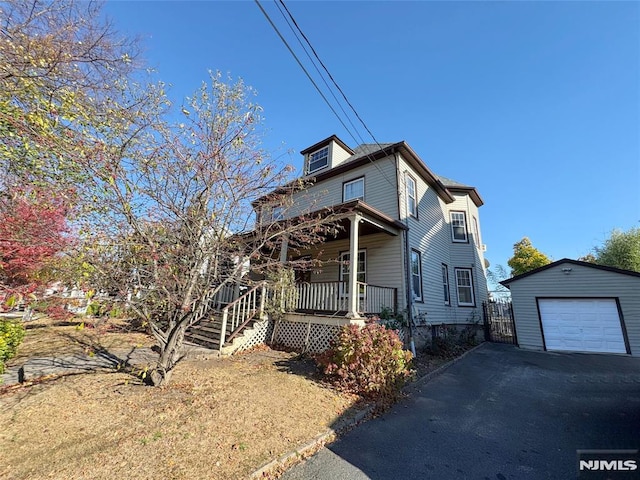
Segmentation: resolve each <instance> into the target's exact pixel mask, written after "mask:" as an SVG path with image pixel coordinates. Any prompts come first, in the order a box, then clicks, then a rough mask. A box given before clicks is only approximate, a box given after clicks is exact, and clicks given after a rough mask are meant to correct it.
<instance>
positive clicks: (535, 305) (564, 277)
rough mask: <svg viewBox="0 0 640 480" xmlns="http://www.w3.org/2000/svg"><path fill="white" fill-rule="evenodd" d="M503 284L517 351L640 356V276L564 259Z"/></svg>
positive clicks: (616, 269)
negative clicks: (508, 298)
mask: <svg viewBox="0 0 640 480" xmlns="http://www.w3.org/2000/svg"><path fill="white" fill-rule="evenodd" d="M502 284H503V285H504V286H506V287H507V288H509V289H510V290H511V299H512V302H513V314H514V321H515V327H516V335H517V338H518V344H519V346H520V347H522V348H529V349H537V350H549V351H564V352H589V353H617V354H630V355H634V356H640V273H636V272H631V271H628V270H620V269H618V268H611V267H604V266H600V265H594V264H591V263H586V262H580V261H577V260H569V259H566V258H565V259H563V260H559V261H557V262H553V263H551V264H549V265H545V266H544V267H541V268H538V269H536V270H532V271H530V272H527V273H524V274H522V275H518V276H516V277H513V278H510V279H508V280H505V281H503V282H502Z"/></svg>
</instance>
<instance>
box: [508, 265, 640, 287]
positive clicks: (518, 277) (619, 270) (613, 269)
mask: <svg viewBox="0 0 640 480" xmlns="http://www.w3.org/2000/svg"><path fill="white" fill-rule="evenodd" d="M563 263H569V264H571V265H579V266H582V267H589V268H595V269H596V270H603V271H605V272H613V273H620V274H622V275H631V276H632V277H639V278H640V273H639V272H634V271H632V270H623V269H622V268H616V267H608V266H606V265H597V264H595V263H589V262H582V261H580V260H572V259H570V258H563V259H562V260H558V261H556V262H552V263H550V264H548V265H544V266H543V267H538V268H536V269H534V270H531V271H529V272H525V273H521V274H520V275H516V276H515V277H511V278H508V279H506V280H503V281H501V282H500V283H501V284H502V285H504V286H505V287H507V288H508V287H509V284H510V283H513V282H515V281H518V280H521V279H523V278H525V277H528V276H530V275H535V274H536V273H539V272H542V271H544V270H548V269H550V268H553V267H557V266H558V265H561V264H563Z"/></svg>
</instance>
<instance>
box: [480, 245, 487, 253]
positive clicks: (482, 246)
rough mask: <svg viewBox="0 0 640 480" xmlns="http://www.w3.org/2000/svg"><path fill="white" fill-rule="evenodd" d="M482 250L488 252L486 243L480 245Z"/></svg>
mask: <svg viewBox="0 0 640 480" xmlns="http://www.w3.org/2000/svg"><path fill="white" fill-rule="evenodd" d="M480 250H482V251H483V252H486V251H487V245H486V244H484V243H483V244H482V245H480Z"/></svg>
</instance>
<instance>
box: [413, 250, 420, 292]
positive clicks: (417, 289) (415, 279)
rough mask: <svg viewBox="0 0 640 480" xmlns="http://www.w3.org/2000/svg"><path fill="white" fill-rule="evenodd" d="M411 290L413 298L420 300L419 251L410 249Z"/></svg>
mask: <svg viewBox="0 0 640 480" xmlns="http://www.w3.org/2000/svg"><path fill="white" fill-rule="evenodd" d="M411 291H412V292H413V299H414V300H417V301H418V302H421V301H422V262H421V260H420V252H418V251H416V250H411Z"/></svg>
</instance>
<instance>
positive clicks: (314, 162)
mask: <svg viewBox="0 0 640 480" xmlns="http://www.w3.org/2000/svg"><path fill="white" fill-rule="evenodd" d="M327 165H329V147H324V148H321V149H320V150H318V151H316V152H313V153H311V154H309V172H308V173H313V172H315V171H316V170H320V169H322V168H325V167H326V166H327Z"/></svg>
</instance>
